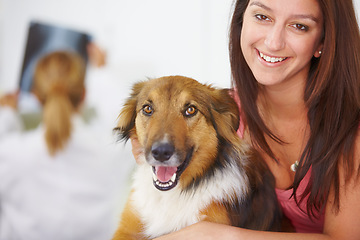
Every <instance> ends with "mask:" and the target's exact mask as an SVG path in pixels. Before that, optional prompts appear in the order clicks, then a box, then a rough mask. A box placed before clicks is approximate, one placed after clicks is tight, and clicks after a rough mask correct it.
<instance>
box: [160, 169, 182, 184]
mask: <svg viewBox="0 0 360 240" xmlns="http://www.w3.org/2000/svg"><path fill="white" fill-rule="evenodd" d="M155 168H156V176H157V178H158V179H159V181H160V182H164V183H165V182H168V181H169V180H170V179H171V177H172V176H173V175H174V173H176V171H177V167H163V166H159V167H155Z"/></svg>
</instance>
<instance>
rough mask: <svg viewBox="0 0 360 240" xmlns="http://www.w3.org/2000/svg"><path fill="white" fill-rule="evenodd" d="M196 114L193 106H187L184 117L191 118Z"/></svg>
mask: <svg viewBox="0 0 360 240" xmlns="http://www.w3.org/2000/svg"><path fill="white" fill-rule="evenodd" d="M196 113H197V109H196V107H195V106H189V107H188V108H187V109H186V111H185V116H187V117H191V116H194V115H195V114H196Z"/></svg>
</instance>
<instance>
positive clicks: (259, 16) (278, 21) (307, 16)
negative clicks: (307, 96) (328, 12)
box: [240, 0, 323, 86]
mask: <svg viewBox="0 0 360 240" xmlns="http://www.w3.org/2000/svg"><path fill="white" fill-rule="evenodd" d="M322 26H323V16H322V12H321V9H320V6H319V4H318V2H317V0H250V1H249V5H248V7H247V9H246V11H245V13H244V19H243V28H242V32H241V40H240V44H241V49H242V52H243V55H244V57H245V60H246V62H247V64H248V65H249V67H250V69H251V71H252V72H253V74H254V76H255V78H256V80H257V81H258V82H259V83H260V84H262V85H266V86H271V85H273V86H275V85H279V84H284V83H298V82H299V81H305V80H306V79H307V76H308V73H309V68H310V60H311V58H312V57H313V56H315V57H320V54H319V51H320V50H322V43H321V36H322V31H323V27H322Z"/></svg>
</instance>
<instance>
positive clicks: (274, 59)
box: [259, 52, 286, 63]
mask: <svg viewBox="0 0 360 240" xmlns="http://www.w3.org/2000/svg"><path fill="white" fill-rule="evenodd" d="M259 53H260V57H261V58H262V59H264V60H265V61H266V62H271V63H276V62H282V61H283V60H284V59H286V58H277V57H269V56H266V55H264V54H263V53H261V52H259Z"/></svg>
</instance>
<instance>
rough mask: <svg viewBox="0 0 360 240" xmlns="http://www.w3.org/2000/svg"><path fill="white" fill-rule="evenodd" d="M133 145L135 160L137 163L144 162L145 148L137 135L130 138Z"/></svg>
mask: <svg viewBox="0 0 360 240" xmlns="http://www.w3.org/2000/svg"><path fill="white" fill-rule="evenodd" d="M130 140H131V146H132V149H131V150H132V153H133V155H134V158H135V161H136V163H137V164H142V163H144V148H143V147H142V146H141V144H140V142H139V139H138V138H137V136H132V137H131V138H130Z"/></svg>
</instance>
